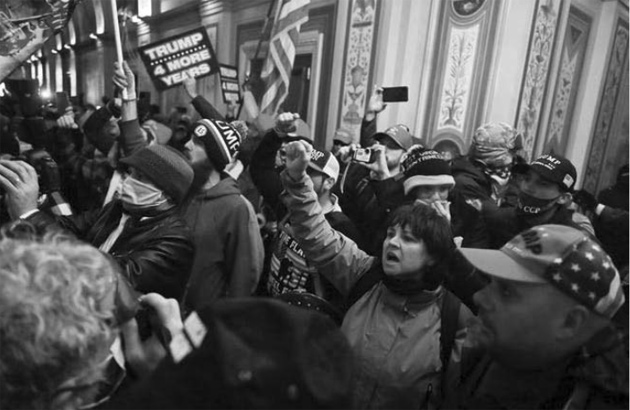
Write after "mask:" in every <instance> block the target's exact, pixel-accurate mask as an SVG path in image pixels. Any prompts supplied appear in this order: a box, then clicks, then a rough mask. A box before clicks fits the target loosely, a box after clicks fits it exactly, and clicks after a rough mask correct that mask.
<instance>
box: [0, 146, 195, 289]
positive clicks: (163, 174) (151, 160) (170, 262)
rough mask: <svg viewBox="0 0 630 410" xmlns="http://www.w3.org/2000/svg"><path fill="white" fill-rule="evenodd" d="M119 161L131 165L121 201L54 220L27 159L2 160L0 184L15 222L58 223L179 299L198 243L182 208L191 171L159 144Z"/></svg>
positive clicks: (137, 281)
mask: <svg viewBox="0 0 630 410" xmlns="http://www.w3.org/2000/svg"><path fill="white" fill-rule="evenodd" d="M120 162H122V163H123V164H125V165H126V166H128V167H130V169H131V173H130V174H129V176H127V177H126V178H125V179H124V181H123V183H122V189H121V195H120V198H116V197H115V198H114V200H113V201H111V202H110V203H108V204H107V205H106V206H105V207H104V208H102V209H96V210H93V211H87V212H84V213H82V214H79V215H72V216H56V217H55V219H52V217H51V216H49V215H47V214H46V213H44V212H39V211H38V208H37V195H38V191H39V184H38V181H37V178H38V177H37V173H36V171H35V169H34V168H33V167H32V166H31V165H29V164H27V163H25V162H22V161H0V187H1V188H3V189H4V190H5V192H6V201H7V205H8V208H9V213H10V215H11V217H12V218H13V219H14V220H16V219H20V220H26V221H28V222H30V223H32V224H34V225H35V226H36V227H38V228H40V229H41V230H42V231H43V230H46V229H47V228H52V229H58V228H59V225H61V227H63V228H65V229H66V230H68V231H70V232H72V233H73V234H74V235H76V236H77V237H78V238H79V239H82V240H85V241H87V242H89V243H91V244H92V245H94V246H95V247H98V248H99V249H100V250H101V251H102V252H105V253H109V254H110V255H111V256H112V257H113V258H114V260H116V262H117V263H118V264H119V266H120V268H121V271H122V273H123V275H124V276H125V277H126V279H127V280H129V282H131V284H132V285H133V286H134V288H135V289H136V290H138V291H139V292H143V293H147V292H156V293H160V294H162V295H164V296H166V297H173V298H180V297H181V296H182V294H183V291H184V287H185V284H186V282H187V280H188V276H189V273H190V266H191V261H192V258H193V254H194V248H193V243H192V241H191V234H190V230H189V229H188V228H187V227H186V225H185V223H184V221H183V220H182V219H181V218H180V217H179V216H178V214H177V212H178V209H177V208H178V205H179V204H181V202H182V201H183V199H184V197H185V196H186V194H187V193H188V190H189V188H190V186H191V183H192V181H193V170H192V168H191V167H190V165H189V163H188V161H187V160H186V159H185V158H184V156H183V155H182V154H181V153H180V152H178V151H176V150H174V149H172V148H170V147H164V146H161V145H152V146H149V147H145V148H142V149H140V150H139V151H137V152H136V153H135V154H133V155H131V156H130V157H127V158H123V159H122V160H121V161H120ZM57 224H59V225H57Z"/></svg>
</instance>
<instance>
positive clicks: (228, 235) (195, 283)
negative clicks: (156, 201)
mask: <svg viewBox="0 0 630 410" xmlns="http://www.w3.org/2000/svg"><path fill="white" fill-rule="evenodd" d="M182 216H183V218H184V219H185V221H186V223H187V224H188V226H189V227H190V228H191V230H192V235H193V240H194V243H195V247H196V249H197V252H196V253H195V257H194V260H193V261H192V272H191V275H190V281H189V282H188V285H187V289H186V295H185V297H184V306H185V307H186V308H187V309H198V308H200V307H201V306H203V305H205V304H207V303H210V302H212V301H213V300H216V299H217V298H220V297H226V296H228V297H239V296H250V295H251V294H252V293H253V291H254V290H255V289H256V286H257V284H258V280H259V278H260V273H261V271H262V267H263V259H264V249H263V244H262V238H261V236H260V229H259V227H258V220H257V218H256V214H255V213H254V210H253V208H252V205H251V204H250V203H249V202H248V201H247V200H246V199H245V198H244V197H243V196H242V195H241V191H240V190H239V189H238V184H237V183H236V181H235V180H234V179H232V178H231V177H228V176H224V177H223V179H221V181H220V182H219V183H218V184H217V185H215V186H213V187H212V188H210V189H208V190H206V191H202V192H200V193H199V194H197V195H195V196H194V197H192V199H190V200H189V201H188V202H187V203H186V204H185V205H184V206H183V207H182Z"/></svg>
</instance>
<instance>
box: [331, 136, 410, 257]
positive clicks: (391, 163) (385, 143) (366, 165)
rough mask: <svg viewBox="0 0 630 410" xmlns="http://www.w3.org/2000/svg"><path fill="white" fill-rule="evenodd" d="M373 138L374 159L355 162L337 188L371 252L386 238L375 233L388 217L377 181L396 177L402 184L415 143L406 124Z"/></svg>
mask: <svg viewBox="0 0 630 410" xmlns="http://www.w3.org/2000/svg"><path fill="white" fill-rule="evenodd" d="M373 139H374V141H375V144H374V145H372V146H371V147H369V148H370V150H371V151H372V155H371V158H370V161H369V162H362V163H358V162H353V163H351V164H350V165H349V168H348V169H347V171H346V172H345V178H344V179H343V180H342V181H341V182H340V184H339V185H338V186H337V188H336V190H335V193H337V194H338V195H339V202H340V204H341V207H342V208H343V209H344V210H345V212H346V214H347V215H348V216H349V217H350V218H351V220H352V222H353V223H354V224H355V225H356V226H357V228H359V231H360V232H361V234H362V235H363V238H365V239H366V240H365V241H362V242H360V243H359V244H360V246H361V247H362V248H363V249H364V250H365V251H366V252H368V253H370V254H376V253H377V252H379V248H380V243H382V238H376V237H375V236H374V234H375V231H376V230H378V226H379V224H381V223H382V222H383V220H384V219H386V216H385V217H383V215H382V214H381V212H380V209H381V207H379V204H378V200H377V198H376V195H375V188H374V184H375V183H377V181H383V180H385V179H388V178H393V180H394V181H395V184H398V185H401V181H400V179H401V177H402V174H401V168H400V165H401V161H402V158H403V155H404V154H405V153H406V152H407V151H408V150H409V149H410V148H411V146H412V145H413V139H412V137H411V134H410V133H409V129H408V128H407V127H406V126H405V125H403V124H398V125H395V126H392V127H390V128H388V129H387V130H385V131H384V132H377V133H376V134H375V135H374V136H373ZM398 188H401V187H400V186H399V187H398Z"/></svg>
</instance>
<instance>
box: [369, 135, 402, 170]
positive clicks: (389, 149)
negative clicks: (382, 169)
mask: <svg viewBox="0 0 630 410" xmlns="http://www.w3.org/2000/svg"><path fill="white" fill-rule="evenodd" d="M376 143H377V144H380V145H383V146H385V158H386V161H387V168H389V169H392V168H394V167H396V166H397V165H398V164H400V159H401V158H402V156H403V154H404V153H405V150H404V149H402V148H401V147H400V145H398V144H397V143H396V141H394V140H393V139H392V138H390V137H382V138H380V139H379V140H378V141H376Z"/></svg>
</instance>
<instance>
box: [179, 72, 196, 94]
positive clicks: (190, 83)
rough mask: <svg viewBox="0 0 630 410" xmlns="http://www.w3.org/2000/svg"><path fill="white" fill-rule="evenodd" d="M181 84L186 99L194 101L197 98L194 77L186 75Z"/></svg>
mask: <svg viewBox="0 0 630 410" xmlns="http://www.w3.org/2000/svg"><path fill="white" fill-rule="evenodd" d="M182 84H183V85H184V90H185V91H186V94H187V95H188V98H190V99H191V100H194V99H195V97H197V95H198V94H197V80H196V79H195V76H193V75H190V74H189V75H187V76H186V78H185V79H184V81H183V82H182Z"/></svg>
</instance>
